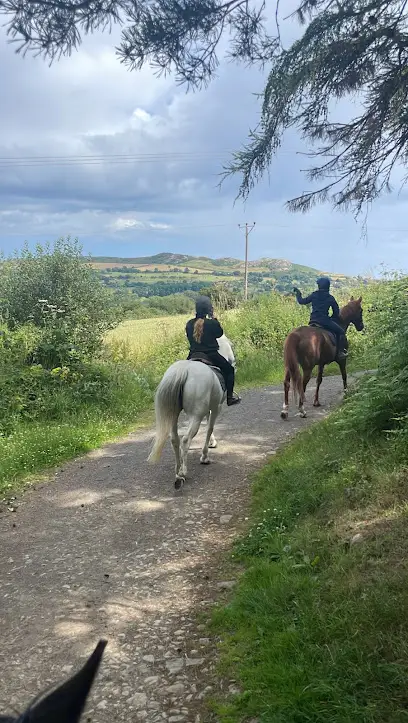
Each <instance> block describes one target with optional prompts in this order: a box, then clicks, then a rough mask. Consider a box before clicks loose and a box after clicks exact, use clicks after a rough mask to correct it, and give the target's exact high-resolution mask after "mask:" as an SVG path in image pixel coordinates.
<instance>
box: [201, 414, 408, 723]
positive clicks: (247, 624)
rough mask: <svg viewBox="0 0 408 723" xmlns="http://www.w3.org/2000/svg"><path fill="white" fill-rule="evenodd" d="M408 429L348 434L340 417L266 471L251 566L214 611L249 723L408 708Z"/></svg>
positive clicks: (239, 714) (256, 507) (260, 479)
mask: <svg viewBox="0 0 408 723" xmlns="http://www.w3.org/2000/svg"><path fill="white" fill-rule="evenodd" d="M407 499H408V451H407V445H406V440H405V441H404V440H402V439H401V440H399V439H398V438H395V439H394V438H391V439H387V438H385V437H384V436H378V437H376V438H375V439H372V440H371V441H370V440H369V439H363V438H360V439H358V438H357V439H356V436H355V435H353V434H350V433H343V434H340V433H339V431H338V429H337V428H336V427H335V425H334V422H333V418H329V419H328V420H327V421H325V422H323V423H321V424H319V425H317V426H314V427H313V428H310V429H309V430H307V431H306V432H305V433H303V434H302V435H300V436H299V437H298V438H297V439H296V440H295V441H294V442H293V443H292V444H290V445H289V446H288V447H287V448H286V449H284V450H283V451H281V452H280V453H278V455H277V456H276V457H275V458H274V459H273V460H272V461H271V462H270V463H269V464H268V465H267V466H266V467H265V468H264V469H263V471H262V472H261V473H260V474H259V475H258V476H257V478H256V481H255V486H254V498H253V510H252V525H251V529H250V530H249V532H248V533H247V534H246V535H245V537H243V538H242V539H240V540H239V541H238V542H237V544H236V547H235V550H234V556H235V559H236V560H237V561H239V562H240V564H242V562H244V566H245V569H246V571H245V573H244V574H243V576H242V578H241V579H240V582H239V584H238V586H237V589H236V592H235V594H234V597H233V599H232V601H231V602H230V604H229V605H227V606H226V607H223V608H220V609H218V610H217V611H216V613H215V615H214V622H213V625H214V629H215V630H216V631H217V632H218V633H219V634H220V636H221V638H222V644H221V655H222V663H221V670H222V673H223V674H225V675H228V676H229V677H232V678H234V679H236V680H238V681H239V682H240V685H241V687H242V691H243V692H242V694H240V695H238V696H234V697H232V698H230V699H227V700H224V701H218V702H217V703H216V704H215V707H216V709H217V715H218V718H217V719H218V720H220V721H221V722H222V723H237V722H238V721H247V720H251V719H256V720H257V721H259V722H261V721H262V722H266V721H267V722H268V723H272V722H273V723H303V722H305V723H306V721H313V723H327V722H328V721H330V723H352V722H353V723H354V722H355V721H359V723H388V722H389V723H391V722H392V723H403V722H404V721H407V720H408V693H407V682H406V681H407V675H408V619H407V616H406V615H405V613H404V611H405V610H406V609H407V606H408V586H407V585H406V579H407V574H408V537H407V535H406V528H407V523H408V520H407V516H408V505H407Z"/></svg>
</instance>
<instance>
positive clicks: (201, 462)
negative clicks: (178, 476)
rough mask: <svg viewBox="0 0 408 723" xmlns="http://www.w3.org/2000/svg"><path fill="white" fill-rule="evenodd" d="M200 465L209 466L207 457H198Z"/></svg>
mask: <svg viewBox="0 0 408 723" xmlns="http://www.w3.org/2000/svg"><path fill="white" fill-rule="evenodd" d="M200 464H210V460H209V458H208V457H203V456H201V457H200Z"/></svg>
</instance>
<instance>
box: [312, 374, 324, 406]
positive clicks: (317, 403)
mask: <svg viewBox="0 0 408 723" xmlns="http://www.w3.org/2000/svg"><path fill="white" fill-rule="evenodd" d="M323 369H324V365H323V364H321V365H319V373H318V375H317V381H316V391H315V397H314V400H313V406H314V407H320V406H321V405H320V402H319V389H320V385H321V383H322V379H323Z"/></svg>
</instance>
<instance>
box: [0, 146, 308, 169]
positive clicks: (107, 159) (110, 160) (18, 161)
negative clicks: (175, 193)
mask: <svg viewBox="0 0 408 723" xmlns="http://www.w3.org/2000/svg"><path fill="white" fill-rule="evenodd" d="M232 153H233V151H232V150H228V149H218V150H217V149H215V150H210V151H185V152H183V151H174V152H171V153H134V154H132V153H122V154H120V153H116V154H106V155H82V154H79V155H73V156H13V157H11V156H1V157H0V167H1V168H29V167H37V166H66V165H68V166H71V165H72V166H95V165H105V164H107V165H111V164H130V163H163V162H166V161H167V162H168V163H179V162H192V161H199V160H205V159H207V158H208V159H220V158H222V157H224V156H225V155H226V154H229V155H231V154H232ZM282 153H286V154H287V153H291V154H296V151H282Z"/></svg>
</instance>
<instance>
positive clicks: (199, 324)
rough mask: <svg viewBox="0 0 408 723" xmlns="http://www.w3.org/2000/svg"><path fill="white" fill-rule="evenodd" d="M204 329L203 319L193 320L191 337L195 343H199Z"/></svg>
mask: <svg viewBox="0 0 408 723" xmlns="http://www.w3.org/2000/svg"><path fill="white" fill-rule="evenodd" d="M203 331H204V319H196V321H195V322H194V331H193V337H194V340H195V341H196V342H197V344H200V343H201V339H202V336H203Z"/></svg>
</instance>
